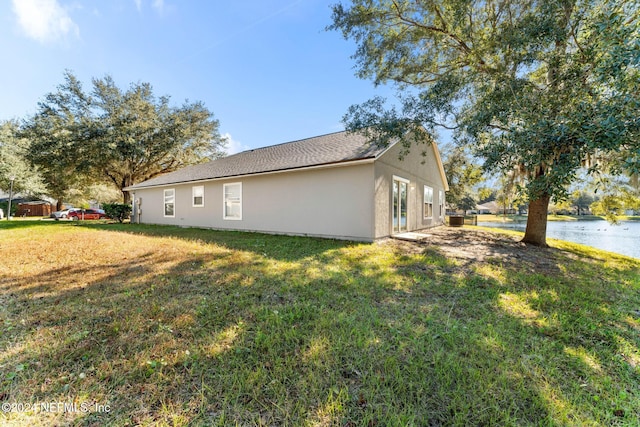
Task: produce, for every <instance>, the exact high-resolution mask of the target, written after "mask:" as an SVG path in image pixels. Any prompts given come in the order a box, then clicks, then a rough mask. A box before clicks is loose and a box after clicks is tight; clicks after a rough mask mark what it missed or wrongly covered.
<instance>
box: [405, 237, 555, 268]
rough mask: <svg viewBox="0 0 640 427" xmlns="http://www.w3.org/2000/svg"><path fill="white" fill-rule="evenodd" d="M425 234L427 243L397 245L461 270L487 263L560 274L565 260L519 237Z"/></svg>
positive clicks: (553, 252)
mask: <svg viewBox="0 0 640 427" xmlns="http://www.w3.org/2000/svg"><path fill="white" fill-rule="evenodd" d="M424 233H425V234H428V235H429V238H428V239H425V240H423V241H420V242H407V241H394V244H395V245H397V246H398V247H399V248H403V250H405V251H407V252H408V253H414V254H416V253H422V252H424V251H427V252H431V253H439V254H441V255H443V256H445V257H447V258H449V259H451V260H456V261H457V264H458V265H459V266H461V267H462V268H469V267H471V266H473V265H478V264H481V263H486V262H488V263H491V264H496V263H500V264H502V265H504V266H510V267H518V268H523V267H524V268H526V269H529V270H530V271H534V270H535V271H538V272H540V271H543V272H544V271H546V272H549V273H557V272H558V268H557V264H558V263H559V262H561V258H562V257H561V255H560V254H559V253H558V252H559V251H558V250H557V249H555V248H553V247H551V248H540V247H536V246H531V245H526V244H524V243H522V242H521V241H520V240H521V238H522V237H521V236H519V235H517V234H506V233H504V232H493V231H489V230H486V229H479V228H475V227H474V228H467V227H465V228H457V227H436V228H432V229H429V230H425V231H424ZM563 256H566V254H564V255H563Z"/></svg>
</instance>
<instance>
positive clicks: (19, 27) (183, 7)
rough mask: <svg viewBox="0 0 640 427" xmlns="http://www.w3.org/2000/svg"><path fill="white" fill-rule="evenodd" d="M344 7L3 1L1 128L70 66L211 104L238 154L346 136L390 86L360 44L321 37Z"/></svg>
mask: <svg viewBox="0 0 640 427" xmlns="http://www.w3.org/2000/svg"><path fill="white" fill-rule="evenodd" d="M336 2H337V0H259V1H257V0H240V1H224V2H221V1H206V0H198V1H197V0H109V1H95V0H11V1H8V0H7V1H2V2H0V49H1V52H2V53H3V55H2V56H3V67H0V82H2V92H1V102H0V120H6V119H12V118H22V117H26V116H27V115H30V114H33V113H34V112H35V111H36V108H37V102H38V101H39V100H40V99H42V97H43V96H44V95H45V94H46V93H48V92H52V91H54V90H55V89H56V86H57V85H58V84H60V83H62V80H63V72H64V70H65V69H69V70H71V71H73V72H74V74H75V75H76V76H77V77H78V78H79V79H80V80H81V81H82V82H83V83H84V86H85V88H86V89H90V84H91V78H92V77H104V76H105V75H107V74H108V75H111V76H112V77H113V78H114V80H115V81H116V83H117V84H118V85H119V86H120V87H121V88H122V89H125V88H127V87H128V85H129V84H130V83H132V82H149V83H151V84H152V85H153V87H154V93H155V94H156V95H157V96H160V95H169V96H171V99H172V103H173V104H175V105H179V104H181V103H182V102H183V101H184V100H185V99H188V100H190V101H203V102H204V103H205V105H206V106H207V108H208V109H209V110H211V111H213V113H214V114H215V117H216V118H217V119H218V120H219V121H220V131H221V133H222V134H226V135H227V136H229V137H230V140H231V142H230V147H229V151H230V152H237V151H242V150H244V149H248V148H255V147H262V146H266V145H272V144H278V143H282V142H287V141H292V140H296V139H301V138H306V137H311V136H315V135H322V134H326V133H330V132H335V131H339V130H342V129H343V125H342V123H341V118H342V116H343V115H344V113H345V112H346V111H347V108H348V107H349V106H350V105H352V104H357V103H361V102H363V101H366V100H367V99H369V98H371V97H372V96H374V95H376V94H382V95H384V94H385V93H384V92H385V91H386V92H389V90H387V89H385V88H378V89H375V88H374V86H373V84H372V83H371V82H370V81H364V80H359V79H357V78H356V77H355V75H354V69H353V66H354V62H353V60H352V59H351V58H350V56H351V55H352V54H353V53H354V51H355V44H354V43H353V42H350V41H345V40H344V39H343V38H342V36H341V34H339V33H337V32H327V31H325V30H324V28H325V27H326V26H327V25H329V24H330V23H331V9H330V6H331V5H332V4H334V3H336Z"/></svg>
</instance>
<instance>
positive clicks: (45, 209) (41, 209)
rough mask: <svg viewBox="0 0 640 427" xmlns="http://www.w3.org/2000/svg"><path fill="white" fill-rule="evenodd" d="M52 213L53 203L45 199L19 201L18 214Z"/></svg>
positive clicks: (38, 214) (44, 214)
mask: <svg viewBox="0 0 640 427" xmlns="http://www.w3.org/2000/svg"><path fill="white" fill-rule="evenodd" d="M49 215H51V203H49V202H47V201H45V200H35V201H31V202H24V203H18V211H17V212H16V216H49Z"/></svg>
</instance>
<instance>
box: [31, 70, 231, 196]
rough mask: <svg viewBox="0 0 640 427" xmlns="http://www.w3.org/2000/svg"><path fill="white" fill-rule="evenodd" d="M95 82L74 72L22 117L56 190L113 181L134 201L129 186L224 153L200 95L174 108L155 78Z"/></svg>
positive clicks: (36, 161)
mask: <svg viewBox="0 0 640 427" xmlns="http://www.w3.org/2000/svg"><path fill="white" fill-rule="evenodd" d="M92 88H93V90H92V91H91V92H90V93H87V92H85V90H84V89H83V88H82V85H81V83H80V81H79V80H78V79H77V78H76V77H75V76H74V75H73V73H71V72H70V71H67V72H66V73H65V75H64V83H63V84H61V85H59V86H58V88H57V91H55V92H52V93H49V94H48V95H47V96H46V97H45V98H44V100H43V101H42V102H40V103H39V105H38V112H37V113H36V114H35V115H34V116H33V117H30V118H28V119H27V120H25V121H24V123H23V126H22V135H23V136H24V137H26V138H28V139H29V140H30V141H31V144H32V145H31V149H30V154H29V158H30V159H31V161H32V162H33V163H34V164H35V165H38V166H40V167H41V168H42V170H43V175H44V179H45V182H46V183H47V186H48V188H49V190H50V193H51V195H52V196H53V197H55V198H57V199H59V200H60V199H62V198H64V197H66V196H67V195H68V191H69V189H70V188H72V187H73V186H74V185H75V184H77V182H78V181H82V182H83V183H84V184H95V183H98V182H109V183H110V184H112V185H114V186H115V187H116V188H117V189H119V190H120V191H121V192H122V194H123V201H124V202H128V201H129V195H128V192H126V191H124V190H123V189H124V188H126V187H127V186H130V185H132V184H135V183H137V182H141V181H144V180H147V179H150V178H152V177H154V176H157V175H159V174H162V173H166V172H172V171H174V170H177V169H179V168H181V167H184V166H186V165H189V164H194V163H198V162H203V161H206V160H209V159H212V158H215V157H218V156H220V155H222V154H223V152H222V151H221V148H222V147H223V146H224V143H225V140H224V138H223V137H222V136H221V135H220V133H219V130H218V129H219V123H218V121H217V120H215V119H214V118H213V113H211V112H210V111H209V110H207V108H205V106H204V105H203V104H202V103H201V102H193V103H190V102H188V101H185V102H184V103H183V105H181V106H179V107H174V106H171V105H170V98H169V97H168V96H162V97H160V98H156V97H155V96H154V94H153V88H152V86H151V85H150V84H149V83H134V84H131V85H130V87H129V89H128V90H126V91H123V90H121V89H120V88H118V87H117V85H116V84H115V82H114V80H113V78H111V77H110V76H106V77H104V78H101V79H93V81H92Z"/></svg>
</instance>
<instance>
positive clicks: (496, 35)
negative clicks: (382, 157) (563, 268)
mask: <svg viewBox="0 0 640 427" xmlns="http://www.w3.org/2000/svg"><path fill="white" fill-rule="evenodd" d="M639 20H640V5H639V4H638V2H637V1H635V0H622V1H618V2H609V1H605V0H599V1H592V0H583V1H580V0H578V1H567V2H548V1H532V2H520V1H512V0H508V1H494V0H488V1H483V2H469V1H464V0H436V1H429V2H419V1H417V0H403V1H400V0H394V1H389V0H354V1H352V5H351V6H349V7H346V6H343V5H340V4H339V5H336V6H334V8H333V24H332V25H331V26H329V27H328V28H329V29H332V30H340V31H342V34H343V35H344V37H345V38H348V39H353V40H355V41H356V42H357V44H358V48H357V50H356V53H355V55H354V59H355V61H356V70H357V74H358V76H359V77H362V78H368V79H369V78H370V79H372V80H373V81H374V83H375V84H381V83H391V84H393V85H395V86H397V87H398V89H399V92H400V94H401V95H400V96H399V99H398V101H399V104H400V106H399V107H388V106H387V105H386V104H385V103H384V102H383V101H382V100H380V99H375V100H373V101H369V102H367V103H364V104H361V105H359V106H354V107H351V108H350V110H349V112H348V114H347V115H346V116H345V121H346V124H347V128H348V129H350V130H357V129H360V128H363V127H364V128H367V129H368V130H367V132H368V133H369V134H371V135H372V136H373V137H372V141H373V142H375V143H380V141H382V142H385V143H386V142H388V141H389V140H390V139H392V138H402V137H403V135H407V134H415V133H407V131H415V130H416V129H419V128H420V126H424V127H425V128H426V129H427V130H429V131H433V130H434V129H435V128H437V127H438V126H443V125H444V126H446V127H450V128H454V129H455V130H456V135H455V136H456V140H457V142H458V143H460V144H464V145H469V146H471V147H472V148H473V150H474V153H475V154H477V155H479V156H481V157H483V158H484V159H485V163H484V167H485V169H487V170H490V171H498V172H501V173H502V174H506V173H511V172H512V171H517V172H518V174H519V175H520V176H521V178H522V179H523V180H524V183H525V188H526V192H527V196H528V197H529V199H530V200H536V199H538V198H545V199H546V198H548V197H549V196H551V197H552V198H557V199H562V198H564V197H565V196H566V191H567V190H566V189H567V188H568V185H569V184H570V183H571V182H573V181H574V180H575V178H576V174H577V172H578V171H579V170H580V169H581V168H582V166H583V164H584V163H585V161H586V160H587V159H592V160H593V159H594V158H597V159H598V160H599V163H598V167H595V168H592V169H590V171H591V172H597V171H598V170H600V169H607V168H608V169H611V170H613V171H617V172H622V171H624V170H627V171H630V172H636V173H637V171H638V170H640V156H639V153H640V146H639V144H640V143H639V142H638V141H640V132H639V130H640V127H639V125H640V120H639V119H638V114H637V112H638V111H640V23H639ZM427 139H428V137H427V136H425V137H424V138H423V140H427ZM412 143H413V142H412V141H409V142H406V141H405V147H406V146H407V145H410V144H412ZM406 148H407V150H408V147H406ZM629 159H630V160H629ZM592 166H593V164H592ZM537 240H538V241H540V240H541V239H537ZM542 240H544V236H542Z"/></svg>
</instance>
